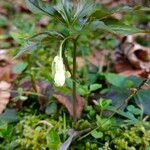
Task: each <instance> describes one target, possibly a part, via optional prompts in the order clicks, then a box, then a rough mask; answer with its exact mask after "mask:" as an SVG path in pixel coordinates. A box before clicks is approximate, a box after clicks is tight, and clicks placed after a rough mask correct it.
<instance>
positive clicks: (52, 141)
mask: <svg viewBox="0 0 150 150" xmlns="http://www.w3.org/2000/svg"><path fill="white" fill-rule="evenodd" d="M46 140H47V145H48V148H49V149H50V150H58V148H59V146H60V137H59V135H58V133H57V132H56V131H55V130H54V129H51V130H50V131H49V132H48V134H47V135H46Z"/></svg>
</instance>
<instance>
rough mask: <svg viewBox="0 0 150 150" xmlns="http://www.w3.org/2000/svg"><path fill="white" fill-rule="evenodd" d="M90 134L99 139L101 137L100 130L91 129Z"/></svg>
mask: <svg viewBox="0 0 150 150" xmlns="http://www.w3.org/2000/svg"><path fill="white" fill-rule="evenodd" d="M91 135H92V136H93V137H94V138H95V139H100V138H102V137H103V133H102V132H100V131H96V130H93V131H91Z"/></svg>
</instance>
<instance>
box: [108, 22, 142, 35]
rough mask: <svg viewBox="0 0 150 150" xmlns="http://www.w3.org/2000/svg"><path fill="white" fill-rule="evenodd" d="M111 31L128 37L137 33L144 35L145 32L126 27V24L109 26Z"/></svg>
mask: <svg viewBox="0 0 150 150" xmlns="http://www.w3.org/2000/svg"><path fill="white" fill-rule="evenodd" d="M108 26H109V28H110V29H111V30H113V31H114V32H115V33H117V34H120V35H123V36H127V35H132V34H135V33H142V32H143V31H142V30H140V29H138V28H136V27H132V26H128V25H124V24H120V25H117V24H114V25H108Z"/></svg>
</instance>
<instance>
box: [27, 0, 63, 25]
mask: <svg viewBox="0 0 150 150" xmlns="http://www.w3.org/2000/svg"><path fill="white" fill-rule="evenodd" d="M26 1H27V3H28V5H29V4H30V10H31V11H32V9H33V10H35V8H36V9H37V10H39V11H41V12H44V13H45V14H48V15H50V16H51V17H53V18H55V19H56V20H59V21H60V22H61V23H63V24H65V23H66V20H65V19H64V18H63V16H62V14H61V13H60V12H59V10H57V7H54V6H51V5H48V4H45V3H43V2H42V1H41V0H26Z"/></svg>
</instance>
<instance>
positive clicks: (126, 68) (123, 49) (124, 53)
mask: <svg viewBox="0 0 150 150" xmlns="http://www.w3.org/2000/svg"><path fill="white" fill-rule="evenodd" d="M135 37H136V36H127V37H126V38H124V39H123V40H122V42H121V43H120V45H119V46H118V47H117V48H116V49H115V51H114V53H113V54H112V60H113V63H114V69H115V71H116V72H118V73H120V74H121V75H125V76H131V75H134V76H141V77H147V76H148V74H149V73H150V59H149V58H150V48H148V47H144V46H142V45H140V44H138V43H136V42H135Z"/></svg>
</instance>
